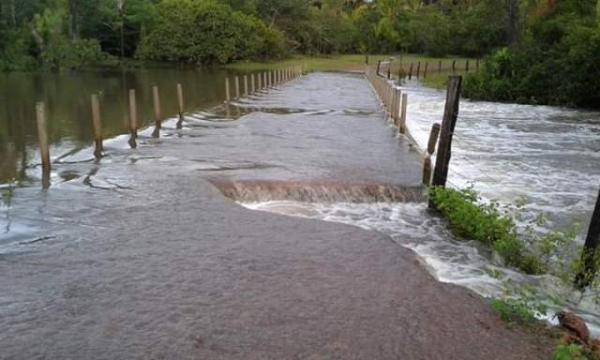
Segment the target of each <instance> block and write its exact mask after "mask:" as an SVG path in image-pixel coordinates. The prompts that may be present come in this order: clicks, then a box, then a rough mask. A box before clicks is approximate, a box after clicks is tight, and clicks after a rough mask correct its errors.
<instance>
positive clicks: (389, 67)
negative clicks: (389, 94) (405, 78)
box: [387, 61, 392, 80]
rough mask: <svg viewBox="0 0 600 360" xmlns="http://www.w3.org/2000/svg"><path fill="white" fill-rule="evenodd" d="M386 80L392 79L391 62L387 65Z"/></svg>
mask: <svg viewBox="0 0 600 360" xmlns="http://www.w3.org/2000/svg"><path fill="white" fill-rule="evenodd" d="M387 78H388V80H389V79H391V78H392V62H391V61H390V62H389V63H388V71H387Z"/></svg>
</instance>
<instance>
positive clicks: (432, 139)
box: [427, 123, 441, 155]
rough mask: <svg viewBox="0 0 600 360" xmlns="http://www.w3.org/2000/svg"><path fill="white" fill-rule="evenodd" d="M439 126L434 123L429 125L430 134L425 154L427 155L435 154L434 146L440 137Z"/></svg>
mask: <svg viewBox="0 0 600 360" xmlns="http://www.w3.org/2000/svg"><path fill="white" fill-rule="evenodd" d="M440 127H441V126H440V124H438V123H435V124H433V125H431V132H430V133H429V142H428V143H427V152H428V153H429V155H433V153H434V152H435V146H436V144H437V141H438V137H439V135H440Z"/></svg>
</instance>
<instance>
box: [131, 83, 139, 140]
mask: <svg viewBox="0 0 600 360" xmlns="http://www.w3.org/2000/svg"><path fill="white" fill-rule="evenodd" d="M137 129H138V125H137V104H136V101H135V89H130V90H129V132H130V136H129V146H131V148H132V149H135V148H136V147H137V142H136V140H137Z"/></svg>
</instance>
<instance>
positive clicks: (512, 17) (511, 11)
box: [507, 0, 519, 47]
mask: <svg viewBox="0 0 600 360" xmlns="http://www.w3.org/2000/svg"><path fill="white" fill-rule="evenodd" d="M507 7H508V34H507V37H508V45H509V47H514V46H516V45H517V43H518V42H519V0H508V4H507Z"/></svg>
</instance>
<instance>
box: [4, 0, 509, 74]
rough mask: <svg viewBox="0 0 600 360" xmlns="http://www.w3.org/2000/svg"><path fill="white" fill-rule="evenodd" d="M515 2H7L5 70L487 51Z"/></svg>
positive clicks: (500, 42)
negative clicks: (114, 60)
mask: <svg viewBox="0 0 600 360" xmlns="http://www.w3.org/2000/svg"><path fill="white" fill-rule="evenodd" d="M506 8H507V6H506V5H505V4H504V0H503V1H497V0H438V1H432V0H430V1H420V0H372V1H365V0H181V1H173V0H0V50H2V55H1V57H0V68H2V69H4V70H14V69H27V68H34V67H37V66H40V65H43V66H46V67H49V68H65V67H66V68H68V67H76V66H80V65H85V64H88V63H92V62H95V61H106V60H107V59H110V58H111V56H112V57H125V58H127V57H136V56H137V57H139V58H142V59H152V60H170V61H185V62H198V63H215V62H216V63H225V62H229V61H234V60H239V59H261V58H263V59H264V58H273V57H281V56H285V55H287V54H293V53H301V54H330V53H350V52H352V53H366V52H396V51H409V52H419V53H428V54H435V55H445V54H457V55H460V54H464V55H478V56H479V55H484V54H486V53H488V52H489V51H491V50H492V49H494V48H497V47H501V46H504V45H506V42H507V29H508V26H509V24H508V18H509V14H508V12H507V11H506Z"/></svg>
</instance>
